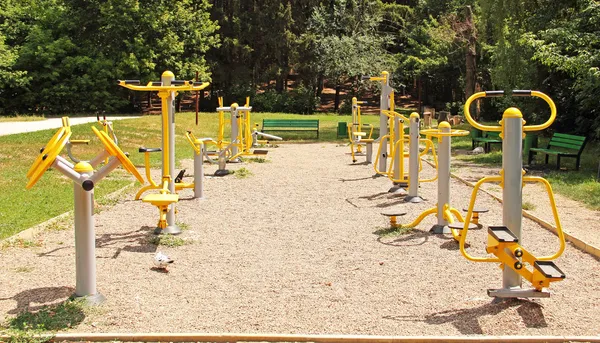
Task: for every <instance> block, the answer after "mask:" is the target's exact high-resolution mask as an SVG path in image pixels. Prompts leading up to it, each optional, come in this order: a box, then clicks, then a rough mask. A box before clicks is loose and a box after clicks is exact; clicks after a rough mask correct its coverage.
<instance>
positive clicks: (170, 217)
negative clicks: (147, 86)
mask: <svg viewBox="0 0 600 343" xmlns="http://www.w3.org/2000/svg"><path fill="white" fill-rule="evenodd" d="M173 80H175V75H173V73H171V72H164V73H163V75H162V78H161V81H162V83H163V86H170V85H171V81H173ZM166 102H167V110H168V117H167V118H168V121H167V127H163V132H165V131H166V132H167V141H166V142H164V141H163V145H166V144H168V150H167V152H168V165H167V166H164V167H163V168H168V175H169V177H170V178H169V192H170V193H171V194H175V177H174V175H175V92H174V91H170V92H169V96H168V97H167V100H166ZM164 139H165V138H164V136H163V140H164ZM165 153H166V152H165V149H163V156H165ZM164 161H165V160H164V159H163V164H164ZM163 176H164V175H163ZM161 231H162V233H168V234H172V235H176V234H179V233H181V229H180V228H179V227H178V226H177V225H176V224H175V204H172V205H171V206H169V212H167V227H166V228H164V229H163V230H161Z"/></svg>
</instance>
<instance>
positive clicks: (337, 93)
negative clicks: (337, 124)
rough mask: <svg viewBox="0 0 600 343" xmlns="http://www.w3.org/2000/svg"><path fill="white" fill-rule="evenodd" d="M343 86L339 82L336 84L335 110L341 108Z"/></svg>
mask: <svg viewBox="0 0 600 343" xmlns="http://www.w3.org/2000/svg"><path fill="white" fill-rule="evenodd" d="M341 88H342V86H341V85H339V84H337V85H335V99H334V100H333V110H334V111H335V112H337V111H338V109H339V108H340V90H341Z"/></svg>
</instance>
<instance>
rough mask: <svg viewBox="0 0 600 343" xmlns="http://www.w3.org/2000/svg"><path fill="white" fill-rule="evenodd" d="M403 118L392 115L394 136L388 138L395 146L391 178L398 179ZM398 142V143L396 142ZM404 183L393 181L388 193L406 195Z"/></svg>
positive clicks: (400, 163) (400, 169) (401, 157)
mask: <svg viewBox="0 0 600 343" xmlns="http://www.w3.org/2000/svg"><path fill="white" fill-rule="evenodd" d="M403 122H404V120H403V119H401V118H400V117H399V116H394V138H393V139H390V142H391V144H392V145H393V146H394V147H396V149H394V165H393V166H392V168H393V169H392V171H393V174H392V178H393V179H394V180H400V178H401V177H402V176H403V175H402V174H403V173H401V171H402V167H404V143H403V142H404V135H403V134H404V123H403ZM396 143H399V144H396ZM405 186H406V185H405V184H404V183H403V182H401V181H394V182H393V185H392V188H390V189H389V190H388V192H389V193H394V194H397V195H406V190H405V189H404V188H402V187H405Z"/></svg>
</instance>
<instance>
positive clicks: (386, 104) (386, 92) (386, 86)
mask: <svg viewBox="0 0 600 343" xmlns="http://www.w3.org/2000/svg"><path fill="white" fill-rule="evenodd" d="M381 77H382V78H384V80H383V81H382V82H381V98H380V100H379V109H380V113H379V139H380V141H379V144H383V146H382V147H381V156H379V170H381V171H383V170H387V154H388V151H387V145H386V144H387V140H384V139H381V137H383V136H385V135H387V134H388V127H387V122H388V116H387V115H385V114H384V113H383V111H387V110H389V109H390V94H391V93H392V87H390V78H391V75H390V73H388V72H387V71H383V72H381Z"/></svg>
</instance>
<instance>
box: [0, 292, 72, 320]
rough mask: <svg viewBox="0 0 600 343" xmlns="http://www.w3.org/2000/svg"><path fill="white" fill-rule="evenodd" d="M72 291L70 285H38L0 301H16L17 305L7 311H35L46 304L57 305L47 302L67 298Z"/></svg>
mask: <svg viewBox="0 0 600 343" xmlns="http://www.w3.org/2000/svg"><path fill="white" fill-rule="evenodd" d="M73 293H75V289H74V288H72V287H66V286H63V287H40V288H33V289H28V290H25V291H22V292H19V293H17V294H15V295H14V296H12V297H10V298H0V301H5V300H12V301H16V302H17V306H16V307H15V308H14V309H12V310H9V311H8V312H7V313H8V314H18V313H20V312H22V311H29V312H36V311H38V310H41V309H43V308H44V307H47V306H57V305H56V304H54V305H48V304H52V303H55V302H56V301H58V300H61V299H62V300H63V301H64V299H67V298H69V297H70V296H71V295H73ZM35 304H44V305H35Z"/></svg>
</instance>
